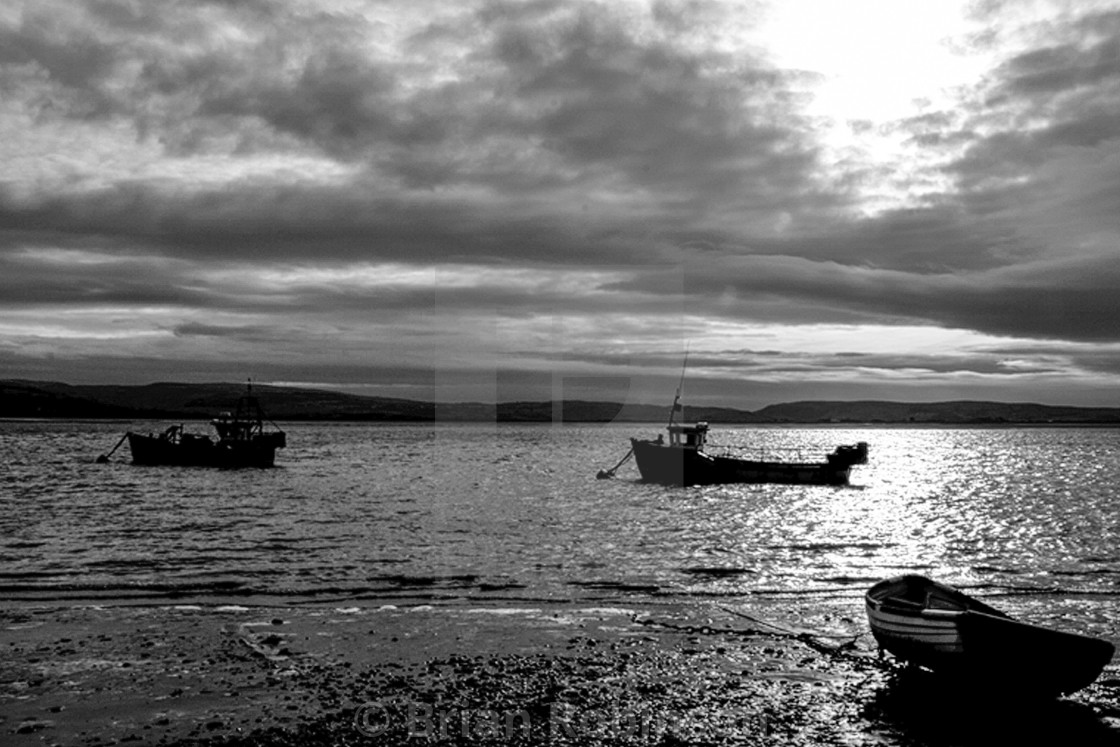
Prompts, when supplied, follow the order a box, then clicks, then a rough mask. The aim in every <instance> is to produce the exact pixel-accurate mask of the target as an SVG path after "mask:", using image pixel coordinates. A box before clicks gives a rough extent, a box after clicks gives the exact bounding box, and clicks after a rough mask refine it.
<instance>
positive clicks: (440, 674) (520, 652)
mask: <svg viewBox="0 0 1120 747" xmlns="http://www.w3.org/2000/svg"><path fill="white" fill-rule="evenodd" d="M857 611H858V612H860V614H862V610H854V609H853V607H852V605H851V604H850V600H819V601H817V602H816V603H815V604H814V605H813V606H812V608H811V609H808V610H807V609H806V606H805V605H804V603H803V602H802V603H800V604H799V605H792V604H789V605H783V604H781V603H775V602H774V600H767V601H761V602H752V601H750V600H739V599H737V600H734V602H728V603H727V604H720V605H713V604H711V603H704V602H697V603H680V602H658V601H649V600H644V601H643V600H634V599H626V598H614V599H603V600H599V601H591V600H579V601H550V602H546V601H543V600H541V601H533V602H524V601H514V600H494V601H482V600H477V599H459V600H442V601H434V600H430V599H415V600H406V599H401V598H393V599H385V600H363V601H362V602H361V603H348V604H347V606H332V605H330V604H324V605H313V606H312V605H304V606H298V607H295V606H291V605H288V606H284V605H267V606H249V605H245V604H242V603H233V604H218V605H199V604H189V603H185V602H183V603H175V604H160V605H134V604H123V605H115V606H114V605H89V606H76V605H69V606H66V605H42V604H28V603H23V604H13V603H6V604H5V605H4V607H2V608H0V630H2V631H3V636H2V638H0V640H2V641H3V648H4V653H5V665H4V667H3V675H2V678H0V734H3V735H5V736H4V743H5V744H7V745H11V746H12V747H19V746H21V745H43V744H63V745H83V746H85V747H91V746H92V745H105V744H117V743H127V742H135V743H140V744H162V745H181V746H182V747H186V746H187V745H201V744H208V745H229V746H232V745H287V744H293V745H295V744H301V745H372V744H411V745H416V744H424V745H429V744H446V745H459V744H472V745H477V744H581V745H582V744H628V745H637V744H649V745H652V744H666V745H667V744H728V745H731V744H735V745H744V744H745V745H754V744H759V745H762V744H767V745H769V744H775V745H777V744H781V745H826V744H837V743H844V744H854V745H862V744H866V745H899V746H901V745H915V744H958V743H959V744H971V743H973V742H967V741H966V742H954V741H951V740H950V741H945V740H944V736H945V735H943V734H941V732H940V731H939V730H944V728H946V727H947V726H948V725H947V724H940V725H939V724H938V723H937V722H936V720H934V721H932V722H931V721H930V720H929V717H930V715H931V712H930V711H929V710H928V709H929V708H930V706H931V705H932V706H936V705H937V704H938V702H939V698H940V699H948V700H945V704H946V705H948V706H952V707H956V708H957V709H958V710H959V709H960V708H961V707H963V708H965V709H967V708H968V707H969V705H968V703H967V702H964V703H960V702H956V701H954V700H953V693H951V692H944V691H943V690H938V689H937V688H936V683H933V684H931V682H930V680H929V678H928V677H923V676H921V675H923V674H924V673H915V672H912V671H907V670H903V669H901V668H900V667H898V666H896V665H894V664H892V663H891V662H889V661H887V660H882V659H880V658H879V657H878V656H877V653H876V651H875V648H874V643H873V641H872V640H871V638H870V635H869V634H865V633H864V631H866V624H865V622H864V621H863V620H862V619H859V618H858V616H856V615H855V612H857ZM1115 675H1116V669H1115V668H1114V667H1113V665H1110V669H1109V670H1107V671H1106V673H1105V675H1103V676H1102V682H1100V683H1098V684H1095V685H1093V686H1092V687H1091V688H1090V689H1088V690H1086V691H1083V692H1082V693H1078V694H1076V695H1075V696H1072V697H1070V698H1066V699H1062V700H1060V701H1056V702H1054V703H1049V704H1038V706H1035V705H1034V704H1032V705H1031V708H1030V713H1031V718H1030V719H1026V722H1028V723H1029V724H1030V727H1029V729H1028V730H1027V731H1026V732H1024V736H1025V735H1034V734H1037V733H1039V732H1040V731H1041V732H1051V731H1052V732H1053V733H1054V734H1061V735H1063V740H1064V741H1069V740H1072V741H1069V743H1078V744H1116V743H1120V687H1118V686H1120V683H1118V682H1117V681H1116V680H1114V679H1112V678H1114V677H1115ZM1106 678H1108V681H1103V680H1105V679H1106ZM983 705H984V708H983V709H981V710H979V711H978V713H974V714H972V715H974V716H978V717H979V718H981V721H982V723H981V731H980V733H986V732H984V731H983V727H984V723H983V721H984V719H987V720H988V726H989V727H990V728H991V729H996V728H998V729H1000V730H1001V731H1000V733H1001V734H1002V735H1003V736H1004V737H1008V735H1009V734H1011V735H1013V734H1014V732H1015V725H1014V723H1012V724H1008V723H1007V714H1008V713H1009V712H1010V711H1000V710H998V709H996V710H995V711H992V712H989V711H991V708H990V704H988V703H984V704H983ZM1009 708H1018V709H1019V710H1020V711H1022V710H1023V709H1022V704H1009ZM933 712H934V713H936V712H937V708H936V707H934V708H933ZM993 713H994V714H996V717H994V718H993V716H992V714H993ZM985 714H987V715H985ZM941 720H942V721H944V717H943V716H942V719H941ZM1018 721H1019V722H1023V721H1024V719H1023V718H1021V717H1020V718H1018ZM1009 730H1010V731H1009ZM987 736H988V738H989V739H991V738H992V733H987ZM975 743H977V744H979V743H981V742H975ZM989 743H990V742H989Z"/></svg>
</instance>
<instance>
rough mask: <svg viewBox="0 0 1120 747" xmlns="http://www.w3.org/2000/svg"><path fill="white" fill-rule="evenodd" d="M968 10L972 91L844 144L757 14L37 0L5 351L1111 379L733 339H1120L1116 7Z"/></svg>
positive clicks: (10, 65) (20, 81)
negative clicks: (54, 344)
mask: <svg viewBox="0 0 1120 747" xmlns="http://www.w3.org/2000/svg"><path fill="white" fill-rule="evenodd" d="M1040 7H1041V6H1040ZM1079 7H1080V6H1079ZM976 9H977V13H978V14H979V15H977V16H976V17H977V18H978V19H980V20H982V21H983V22H984V23H985V24H986V28H985V33H984V34H981V35H978V36H975V37H972V38H971V39H967V40H965V41H964V42H961V43H960V44H959V47H960V51H961V52H962V53H967V54H970V55H982V56H983V55H987V56H989V57H990V59H991V60H993V64H992V65H991V67H990V68H989V69H988V70H987V73H986V75H985V76H984V77H983V78H982V79H978V80H975V81H972V82H971V83H969V84H967V85H961V86H959V87H958V88H957V89H955V90H954V91H953V94H954V96H955V99H954V101H953V103H952V105H951V106H941V105H940V104H939V103H938V104H935V103H933V102H932V101H930V102H927V103H926V104H922V105H916V106H915V107H914V108H913V112H914V113H913V114H912V115H911V116H907V117H905V118H902V119H899V120H897V121H893V122H879V123H872V122H871V121H870V120H867V121H862V120H861V121H854V122H851V123H850V125H849V127H848V131H849V133H850V134H851V135H852V136H853V137H857V138H862V140H860V142H861V143H879V144H882V143H885V142H888V141H889V142H891V143H895V144H899V143H901V144H902V146H904V148H903V150H902V151H898V152H894V151H891V152H890V153H888V152H887V151H885V150H884V151H883V152H882V153H880V154H877V155H876V154H875V153H873V152H872V150H873V149H861V148H854V147H853V148H851V149H849V150H841V151H836V150H834V149H833V148H834V146H833V145H832V144H830V143H829V142H827V141H826V138H825V137H824V134H823V133H824V128H823V124H824V123H823V120H821V119H819V118H814V117H812V116H810V115H809V114H808V108H807V104H808V103H809V102H810V99H809V98H807V97H809V96H811V95H812V91H813V89H814V86H816V85H818V84H820V83H821V82H822V81H824V80H825V79H826V78H827V73H828V71H812V70H800V69H783V68H780V67H778V66H776V64H775V63H774V62H773V61H772V60H773V59H774V56H773V55H771V54H768V53H767V51H766V50H765V49H763V48H761V47H760V46H759V44H760V42H759V41H758V40H757V39H755V38H752V37H750V36H749V33H750V31H751V26H752V25H754V24H757V23H758V22H759V20H760V18H761V17H762V14H763V11H764V6H762V5H757V6H756V5H752V4H746V5H744V4H741V3H724V2H716V1H715V0H711V1H704V0H688V1H683V0H682V1H681V2H671V1H669V0H657V1H656V2H595V1H593V0H586V1H584V0H579V1H576V0H528V1H525V2H512V1H508V0H479V1H478V2H464V3H450V4H449V3H442V2H434V1H432V2H416V3H408V4H401V3H392V2H377V1H374V0H371V1H370V2H359V1H358V0H353V1H351V0H345V1H344V0H338V1H337V2H327V1H326V0H323V1H322V2H304V1H300V2H263V1H261V2H244V3H226V2H217V1H215V2H171V3H161V4H159V5H158V6H157V5H152V4H144V3H139V4H137V3H131V2H124V1H123V0H119V1H118V0H96V1H94V2H86V3H81V4H73V3H66V2H55V1H53V0H42V2H35V3H31V2H28V3H23V4H21V5H19V6H18V8H17V9H16V10H15V11H8V12H6V13H0V94H2V96H0V159H2V160H3V162H4V163H5V164H6V166H7V168H6V170H5V173H4V174H3V175H0V307H3V308H4V309H5V310H6V312H7V313H8V314H10V315H13V316H11V318H12V319H19V320H20V321H19V325H16V326H18V329H17V330H15V331H12V332H10V336H9V337H7V338H4V337H3V336H2V335H0V339H2V340H6V341H7V344H9V345H11V346H14V347H15V348H16V349H20V350H25V351H32V350H33V351H34V354H35V355H40V354H45V351H47V350H49V349H50V345H47V344H46V343H43V342H42V340H41V339H38V338H35V333H34V332H32V331H31V330H33V329H35V325H34V324H33V322H34V320H35V318H45V317H47V316H50V317H51V320H50V323H51V325H53V326H52V327H51V329H52V330H53V331H52V334H54V333H55V332H58V330H61V329H64V328H66V329H69V330H70V332H69V333H68V334H69V335H70V337H69V338H67V339H71V342H69V343H67V347H66V349H65V350H66V353H67V354H68V355H80V354H85V355H89V356H93V357H96V356H99V355H103V354H104V351H102V350H99V349H95V348H96V346H94V347H87V348H83V347H82V343H81V341H80V338H81V337H82V336H83V335H85V336H87V337H88V338H89V339H95V337H96V335H95V328H96V325H97V324H105V325H110V328H111V329H113V330H119V329H121V327H122V325H123V326H128V327H129V328H130V329H133V330H137V331H142V332H143V333H144V335H146V336H145V337H144V340H143V342H142V343H141V342H138V343H137V346H136V347H130V348H128V350H129V353H130V354H131V355H134V356H135V359H136V360H137V361H148V362H149V363H150V362H151V361H152V360H155V359H157V358H159V357H160V356H161V355H166V356H169V357H176V356H178V357H182V356H186V357H187V358H188V359H206V360H210V359H212V357H213V356H214V355H216V354H218V353H219V352H220V353H221V354H232V353H233V352H234V351H236V350H238V345H240V346H241V349H240V351H241V354H244V353H246V352H248V351H251V352H253V353H255V354H259V355H265V348H266V347H267V346H268V345H270V344H271V345H272V346H273V347H274V348H276V347H283V346H284V345H285V344H287V345H288V346H289V348H290V349H289V350H288V351H287V354H288V355H290V356H291V357H293V358H295V359H298V360H300V361H302V360H304V359H307V360H311V359H313V358H314V357H316V356H319V357H322V355H323V345H322V340H323V339H335V340H336V341H337V342H338V343H340V344H339V345H336V346H335V347H336V348H337V347H341V346H342V345H350V346H353V347H352V348H351V349H352V350H353V351H354V352H353V353H352V354H344V355H343V358H344V360H339V361H336V364H337V366H338V367H339V369H340V370H341V369H346V370H348V371H352V370H359V369H360V367H361V363H360V359H363V358H364V359H368V360H375V359H376V358H377V355H376V353H375V349H376V348H377V346H379V345H389V346H390V347H391V349H392V350H393V351H394V354H397V355H399V356H401V357H402V358H403V359H405V360H406V361H407V363H408V366H406V367H415V368H416V369H417V370H419V369H421V368H422V367H423V365H424V364H423V363H421V361H422V360H426V361H427V362H428V365H431V361H432V360H433V359H435V358H437V357H440V356H443V357H444V359H445V360H447V361H452V360H453V361H456V363H455V364H454V366H460V364H461V366H460V367H461V368H463V369H464V370H465V369H466V368H469V365H468V364H469V362H470V360H469V359H470V356H471V354H472V352H475V353H477V354H478V365H479V366H483V367H491V368H495V369H497V368H501V365H502V364H500V363H499V362H496V361H499V359H500V358H501V357H502V356H510V357H511V360H512V361H513V362H511V363H510V364H509V365H514V364H516V365H524V366H525V367H526V368H527V369H529V368H533V367H540V366H545V365H549V362H550V361H553V362H555V361H559V360H567V361H568V362H569V363H571V364H572V365H574V364H575V363H576V362H583V363H585V364H586V365H587V366H588V369H589V370H588V372H587V375H588V376H592V377H596V376H608V377H609V376H611V375H614V374H613V372H612V371H611V366H622V367H625V366H626V364H625V363H624V362H622V361H623V360H641V361H644V360H650V361H653V360H656V361H660V362H659V363H657V366H658V367H666V368H672V367H673V365H672V364H668V363H667V362H666V360H664V359H669V358H672V357H674V356H676V355H677V353H676V347H678V346H679V345H678V343H679V342H681V341H682V340H683V339H685V338H686V337H693V338H695V339H701V338H703V339H707V340H708V343H709V348H710V349H708V351H707V352H709V353H711V354H712V357H711V358H710V360H709V361H708V363H707V364H705V365H707V366H708V367H709V368H710V369H712V371H716V370H723V371H725V372H731V371H733V372H735V373H736V374H739V375H744V376H755V375H764V374H765V375H767V376H769V375H775V376H777V375H781V374H783V373H787V374H790V375H794V374H796V375H800V376H806V377H807V376H811V375H812V374H814V373H822V374H823V373H825V372H827V373H829V374H830V375H831V373H833V372H835V373H837V374H839V372H840V371H842V370H862V369H867V368H870V369H873V370H877V371H896V372H897V371H918V370H920V371H924V372H930V373H931V375H933V374H938V373H940V374H945V375H947V376H950V375H956V374H960V375H965V374H968V375H977V376H999V375H1007V376H1012V375H1015V374H1016V373H1017V372H1020V373H1021V372H1022V371H1024V370H1028V369H1029V370H1033V371H1035V372H1036V373H1039V374H1040V375H1041V374H1042V373H1045V372H1049V371H1051V370H1052V367H1053V366H1055V365H1057V363H1055V362H1054V361H1059V362H1060V363H1061V364H1062V365H1067V366H1071V367H1077V366H1081V367H1080V368H1077V370H1078V371H1087V370H1090V369H1091V370H1093V371H1099V372H1106V373H1107V372H1110V371H1111V370H1112V368H1111V367H1112V363H1111V361H1112V357H1111V354H1102V356H1103V357H1102V360H1101V362H1099V363H1096V364H1093V363H1091V362H1090V360H1091V359H1090V357H1089V356H1086V355H1085V354H1084V353H1080V354H1079V356H1078V357H1077V359H1076V361H1075V360H1074V359H1073V358H1068V357H1067V358H1053V359H1051V358H1046V357H1045V356H1043V354H1042V353H1038V352H1036V353H1034V355H1036V356H1041V357H1038V358H1036V359H1035V360H1034V363H1030V364H1019V363H1017V364H1016V365H1015V366H1013V367H1008V366H1007V365H1005V364H1004V363H1001V362H1000V360H999V359H997V358H995V357H993V356H992V355H989V354H988V353H987V352H984V353H982V354H978V357H975V356H974V355H973V351H971V350H955V351H948V352H946V356H947V361H948V362H947V363H944V364H939V363H937V362H936V361H935V360H932V359H931V357H930V356H927V355H925V354H924V353H915V352H914V351H913V350H905V351H899V353H898V356H897V357H893V356H887V355H884V354H882V353H881V352H879V351H869V350H866V349H863V350H861V349H855V348H854V347H853V348H849V349H847V350H842V351H839V352H843V353H846V355H844V356H842V357H840V358H837V359H836V361H835V362H834V363H828V362H826V361H824V360H823V359H816V358H815V357H814V358H813V359H811V360H810V359H807V358H801V357H799V356H798V355H796V354H795V351H792V350H790V349H789V348H790V345H789V343H784V342H781V341H780V338H781V337H782V335H781V334H779V333H776V334H775V339H778V340H779V342H778V343H775V346H774V348H773V351H774V352H775V355H774V356H767V355H762V354H760V353H758V352H757V351H758V350H760V349H763V348H759V347H752V346H751V345H748V344H745V343H744V344H741V345H738V346H736V345H724V344H723V343H724V342H726V339H727V338H728V337H730V336H733V335H734V334H738V335H739V336H740V337H743V338H752V339H753V335H754V334H755V331H756V330H757V328H758V327H759V326H760V325H761V326H769V327H770V328H772V329H773V330H778V331H780V332H782V333H784V332H788V331H789V330H791V329H795V328H800V327H804V328H806V329H819V328H820V327H821V326H822V325H839V326H841V327H844V328H846V329H848V330H849V331H850V334H851V335H852V337H853V338H854V339H857V340H858V339H859V338H860V335H861V330H863V329H866V328H867V326H868V325H874V326H877V327H878V328H880V329H892V328H893V329H897V330H914V329H925V330H927V331H930V330H942V329H951V330H968V331H971V332H972V333H974V334H976V335H981V336H989V337H1003V338H1007V339H1009V340H1010V339H1013V340H1016V341H1021V340H1031V339H1033V340H1041V341H1047V343H1048V344H1049V343H1051V342H1053V343H1055V344H1056V343H1057V342H1060V341H1068V342H1070V343H1071V344H1082V343H1113V342H1116V341H1117V335H1118V332H1117V331H1116V327H1115V324H1114V320H1115V318H1116V316H1117V311H1120V309H1118V306H1117V302H1116V301H1114V300H1113V296H1114V291H1113V289H1114V288H1116V287H1117V284H1118V281H1120V277H1118V274H1120V270H1118V269H1117V268H1118V267H1120V264H1118V263H1117V262H1116V261H1115V258H1116V248H1117V240H1118V237H1120V223H1118V221H1120V217H1118V212H1117V210H1116V209H1115V195H1116V194H1118V193H1120V124H1117V123H1120V64H1118V62H1120V10H1117V9H1116V8H1115V7H1114V4H1113V5H1109V4H1096V5H1093V6H1091V7H1089V9H1088V10H1085V11H1082V10H1080V9H1074V8H1073V7H1072V6H1069V7H1068V8H1067V9H1066V11H1064V12H1046V13H1040V14H1038V15H1036V16H1033V17H1032V18H1033V20H1032V18H1026V17H1024V16H1021V12H1022V7H1021V6H1020V5H1018V4H1014V3H1012V4H1005V3H995V2H990V3H983V4H980V5H978V6H976ZM1038 18H1042V19H1043V20H1042V21H1039V20H1037V19H1038ZM898 153H910V154H918V156H917V157H916V158H915V159H913V160H906V159H904V158H902V157H901V156H899V155H898ZM873 156H874V157H873ZM869 195H870V197H869ZM78 317H81V318H82V319H83V320H84V321H82V322H81V323H80V324H79V323H78V322H76V321H74V320H75V319H77V318H78ZM122 318H127V319H129V320H130V321H128V322H127V323H125V322H122V321H121V319H122ZM95 320H96V321H95ZM44 323H45V322H44ZM13 324H14V323H13ZM727 330H734V331H727ZM394 334H395V335H396V336H394ZM405 334H407V335H412V336H414V338H415V340H417V342H416V343H415V345H413V347H412V348H408V346H407V345H406V343H405V342H403V341H400V339H403V338H402V335H405ZM908 334H912V335H913V334H915V333H912V332H908ZM930 334H932V332H931V333H930ZM66 336H67V335H61V336H59V335H56V336H55V337H54V338H52V339H61V338H62V337H66ZM398 338H399V339H398ZM515 339H516V340H526V341H528V342H526V343H525V344H514V343H512V342H510V341H511V340H515ZM363 340H364V342H363ZM394 340H398V341H396V342H394ZM13 341H18V342H13ZM284 341H287V342H286V343H285V342H284ZM530 342H531V344H529V343H530ZM208 345H209V346H211V347H206V346H208ZM611 348H616V349H618V350H621V351H624V354H622V355H621V358H620V359H619V360H617V361H616V360H614V358H612V357H611V356H610V355H607V354H606V353H605V352H604V351H607V350H609V349H611ZM58 349H59V350H61V349H62V348H58ZM577 349H578V350H580V351H581V352H579V353H578V354H576V353H573V350H577ZM767 349H768V348H767ZM719 350H727V351H736V350H737V351H741V352H740V353H738V357H736V356H735V354H733V353H728V354H726V355H723V354H720V355H716V351H719ZM82 351H84V353H83V352H82ZM751 351H755V352H751ZM830 352H831V353H836V352H837V351H836V350H831V349H830ZM29 354H30V353H29ZM645 356H650V357H649V358H646V357H645ZM110 357H111V356H110ZM279 357H280V356H272V358H273V359H274V363H275V365H277V366H279V365H281V361H280V360H279ZM779 358H780V359H781V361H782V365H780V366H779V365H778V364H777V361H778V359H779ZM1009 360H1012V358H1009ZM1014 360H1018V359H1017V358H1016V359H1014ZM1024 360H1026V358H1024ZM1080 361H1084V364H1082V363H1080ZM13 365H15V364H14V363H13ZM138 365H139V364H138ZM145 365H148V364H147V363H146V364H145ZM300 365H303V364H302V363H301V364H300ZM307 365H310V363H308V364H307ZM447 365H448V366H449V367H454V366H452V364H451V363H448V364H447ZM347 367H352V368H347ZM844 367H848V368H847V369H844ZM297 368H298V367H297ZM297 368H290V369H285V371H286V372H287V373H286V374H285V376H286V378H289V379H291V380H305V379H307V378H308V377H309V376H310V373H309V371H308V370H305V369H299V370H297ZM507 368H508V367H507ZM1013 369H1014V370H1013ZM457 370H458V369H457ZM503 370H505V369H503ZM533 370H537V369H536V368H533ZM571 373H572V375H576V373H575V372H574V371H573V372H571ZM513 375H514V374H513V373H510V376H513ZM923 375H924V374H923ZM530 378H532V377H530ZM589 380H590V379H589Z"/></svg>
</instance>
